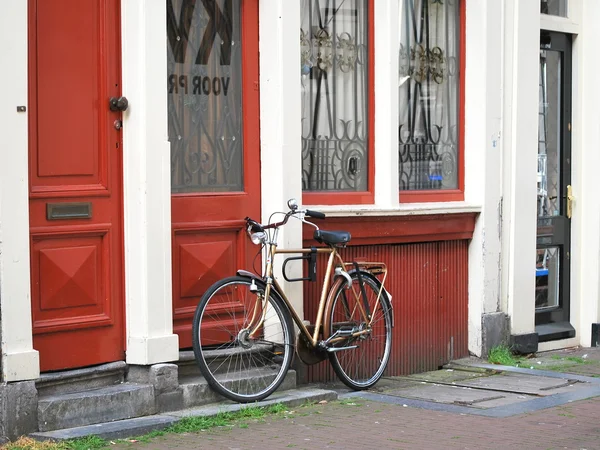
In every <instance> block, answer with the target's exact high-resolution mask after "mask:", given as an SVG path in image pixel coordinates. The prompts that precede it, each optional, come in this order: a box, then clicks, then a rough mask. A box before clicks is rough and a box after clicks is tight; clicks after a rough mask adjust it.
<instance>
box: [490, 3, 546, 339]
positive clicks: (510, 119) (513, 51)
mask: <svg viewBox="0 0 600 450" xmlns="http://www.w3.org/2000/svg"><path fill="white" fill-rule="evenodd" d="M488 3H489V2H488ZM504 17H505V20H504V49H505V50H504V52H505V66H504V71H503V76H504V101H503V114H502V117H503V120H504V123H503V127H502V129H503V134H502V135H503V142H504V144H503V183H502V190H503V214H502V229H503V231H502V233H503V242H502V253H503V258H502V304H503V310H505V311H506V312H507V313H508V314H509V315H510V317H511V325H512V329H511V333H512V334H524V333H532V332H534V330H535V325H534V311H535V272H534V271H533V270H532V267H535V249H536V227H537V218H536V216H537V210H536V174H537V144H538V143H537V139H538V135H537V131H538V95H539V93H538V88H537V87H538V70H539V69H538V66H539V23H540V13H539V3H538V2H533V1H529V2H525V1H522V0H521V1H520V0H505V14H504ZM504 308H505V309H504Z"/></svg>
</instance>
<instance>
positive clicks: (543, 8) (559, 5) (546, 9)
mask: <svg viewBox="0 0 600 450" xmlns="http://www.w3.org/2000/svg"><path fill="white" fill-rule="evenodd" d="M568 6H569V5H568V0H540V12H541V13H542V14H548V15H551V16H559V17H567V7H568Z"/></svg>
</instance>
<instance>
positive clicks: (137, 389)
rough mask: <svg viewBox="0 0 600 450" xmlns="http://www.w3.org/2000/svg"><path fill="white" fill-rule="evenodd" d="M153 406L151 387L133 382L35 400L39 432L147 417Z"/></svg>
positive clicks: (51, 395)
mask: <svg viewBox="0 0 600 450" xmlns="http://www.w3.org/2000/svg"><path fill="white" fill-rule="evenodd" d="M155 405H156V404H155V396H154V388H153V386H151V385H146V384H137V383H122V384H118V385H114V386H108V387H100V388H97V389H88V390H85V391H78V392H69V393H57V394H50V395H43V396H40V397H39V401H38V425H39V431H51V430H59V429H63V428H72V427H79V426H84V425H92V424H96V423H102V422H111V421H114V420H122V419H130V418H134V417H141V416H147V415H150V414H155V413H156V412H157V411H156V406H155Z"/></svg>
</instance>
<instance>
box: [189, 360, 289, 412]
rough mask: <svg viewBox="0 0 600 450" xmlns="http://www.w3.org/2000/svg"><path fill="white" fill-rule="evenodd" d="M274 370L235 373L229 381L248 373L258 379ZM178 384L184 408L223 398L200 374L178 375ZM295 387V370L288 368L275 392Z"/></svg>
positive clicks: (270, 374) (269, 374)
mask: <svg viewBox="0 0 600 450" xmlns="http://www.w3.org/2000/svg"><path fill="white" fill-rule="evenodd" d="M275 374H276V373H275V371H270V372H269V373H266V374H265V372H264V370H262V371H261V373H260V374H259V373H258V372H256V373H251V374H246V373H244V374H239V373H238V374H235V375H233V376H230V377H229V381H233V380H234V379H237V380H239V379H240V377H241V376H242V375H243V376H244V377H245V376H247V375H250V377H251V378H254V379H255V380H258V379H259V378H261V377H265V376H269V377H274V376H275ZM179 385H180V387H181V388H182V390H183V406H184V408H192V407H195V406H202V405H206V404H209V403H215V402H219V401H222V400H223V397H221V396H220V395H218V394H217V393H216V392H214V391H213V390H212V389H211V388H210V386H209V385H208V382H207V381H206V379H204V377H203V376H201V375H194V374H184V375H181V374H180V375H179ZM295 388H296V371H295V370H293V369H290V370H288V372H287V374H286V376H285V378H284V379H283V383H281V385H280V386H279V388H278V389H277V392H282V391H287V390H290V389H295Z"/></svg>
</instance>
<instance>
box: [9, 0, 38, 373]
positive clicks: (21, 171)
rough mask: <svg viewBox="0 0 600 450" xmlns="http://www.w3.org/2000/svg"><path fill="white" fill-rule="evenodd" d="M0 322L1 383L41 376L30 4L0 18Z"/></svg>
mask: <svg viewBox="0 0 600 450" xmlns="http://www.w3.org/2000/svg"><path fill="white" fill-rule="evenodd" d="M0 60H2V61H4V62H6V63H7V64H4V66H3V69H2V70H0V86H2V87H3V93H2V101H0V130H1V136H2V147H1V148H0V312H1V314H2V316H1V318H0V320H1V322H2V330H1V333H2V335H1V337H2V343H1V347H2V381H19V380H30V379H35V378H37V377H38V376H39V373H40V365H39V355H38V352H37V351H35V350H33V339H32V324H31V293H30V282H29V280H30V278H29V207H28V205H29V186H28V176H27V174H28V157H27V155H28V147H27V112H17V106H27V0H14V1H11V2H5V3H4V4H3V5H2V14H0Z"/></svg>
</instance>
